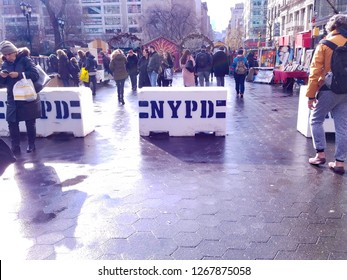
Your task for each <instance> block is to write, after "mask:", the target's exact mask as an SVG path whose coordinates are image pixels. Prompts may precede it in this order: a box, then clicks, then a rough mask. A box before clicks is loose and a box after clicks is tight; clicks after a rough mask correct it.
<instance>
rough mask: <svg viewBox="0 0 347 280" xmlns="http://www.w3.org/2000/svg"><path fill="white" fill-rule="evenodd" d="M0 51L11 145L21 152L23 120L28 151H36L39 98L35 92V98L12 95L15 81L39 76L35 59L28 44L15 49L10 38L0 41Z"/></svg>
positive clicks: (1, 75)
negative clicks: (26, 98) (20, 123)
mask: <svg viewBox="0 0 347 280" xmlns="http://www.w3.org/2000/svg"><path fill="white" fill-rule="evenodd" d="M0 52H1V53H2V54H3V56H4V58H5V61H4V63H3V64H2V66H1V73H0V84H5V85H6V87H7V108H6V121H7V122H8V128H9V131H10V138H11V149H12V151H13V153H14V154H17V155H18V154H20V152H21V149H20V131H19V122H20V121H25V125H26V129H27V138H28V147H27V152H28V153H31V152H33V151H35V139H36V119H38V118H40V117H41V101H40V97H39V95H37V98H36V100H34V101H29V102H28V101H16V100H14V96H13V87H14V85H15V83H16V82H17V81H19V80H21V79H22V78H23V74H22V73H25V77H26V78H28V79H31V80H32V81H33V83H34V85H35V82H36V81H38V79H39V73H38V71H37V69H36V67H35V63H34V62H33V61H32V60H31V58H30V51H29V49H27V48H23V49H17V47H16V46H15V45H13V44H12V43H11V42H9V41H2V42H1V43H0Z"/></svg>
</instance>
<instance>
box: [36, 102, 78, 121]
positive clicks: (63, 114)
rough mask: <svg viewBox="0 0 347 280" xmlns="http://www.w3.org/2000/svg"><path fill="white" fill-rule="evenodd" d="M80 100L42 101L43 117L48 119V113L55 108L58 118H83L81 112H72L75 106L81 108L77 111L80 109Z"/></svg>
mask: <svg viewBox="0 0 347 280" xmlns="http://www.w3.org/2000/svg"><path fill="white" fill-rule="evenodd" d="M80 107H81V106H80V101H78V100H71V101H68V102H67V101H62V100H55V101H54V102H50V101H41V108H42V114H41V119H48V116H47V113H49V112H52V111H53V109H55V112H56V115H55V118H56V119H57V120H63V119H64V120H65V119H69V118H71V119H82V116H81V113H75V112H70V111H73V108H79V109H78V110H77V111H80Z"/></svg>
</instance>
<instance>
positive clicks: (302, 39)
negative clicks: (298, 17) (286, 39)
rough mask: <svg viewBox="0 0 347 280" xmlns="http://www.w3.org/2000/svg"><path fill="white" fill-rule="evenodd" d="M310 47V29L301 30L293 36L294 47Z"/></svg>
mask: <svg viewBox="0 0 347 280" xmlns="http://www.w3.org/2000/svg"><path fill="white" fill-rule="evenodd" d="M310 47H311V30H310V31H307V32H301V33H299V34H297V35H296V36H295V48H310Z"/></svg>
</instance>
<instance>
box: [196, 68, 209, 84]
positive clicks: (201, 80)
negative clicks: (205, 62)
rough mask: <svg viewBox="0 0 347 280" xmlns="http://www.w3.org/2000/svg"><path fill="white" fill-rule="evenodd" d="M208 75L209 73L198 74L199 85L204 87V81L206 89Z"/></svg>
mask: <svg viewBox="0 0 347 280" xmlns="http://www.w3.org/2000/svg"><path fill="white" fill-rule="evenodd" d="M210 73H211V72H210V71H202V72H198V78H199V84H200V86H201V87H203V86H204V81H205V84H206V86H207V87H208V86H209V85H210Z"/></svg>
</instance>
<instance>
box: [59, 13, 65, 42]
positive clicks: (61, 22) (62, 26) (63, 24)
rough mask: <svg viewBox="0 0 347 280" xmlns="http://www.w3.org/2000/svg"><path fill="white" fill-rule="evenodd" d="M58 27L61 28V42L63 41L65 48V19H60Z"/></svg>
mask: <svg viewBox="0 0 347 280" xmlns="http://www.w3.org/2000/svg"><path fill="white" fill-rule="evenodd" d="M58 25H59V27H60V28H61V40H62V46H63V48H65V40H64V27H65V20H64V19H63V18H58Z"/></svg>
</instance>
